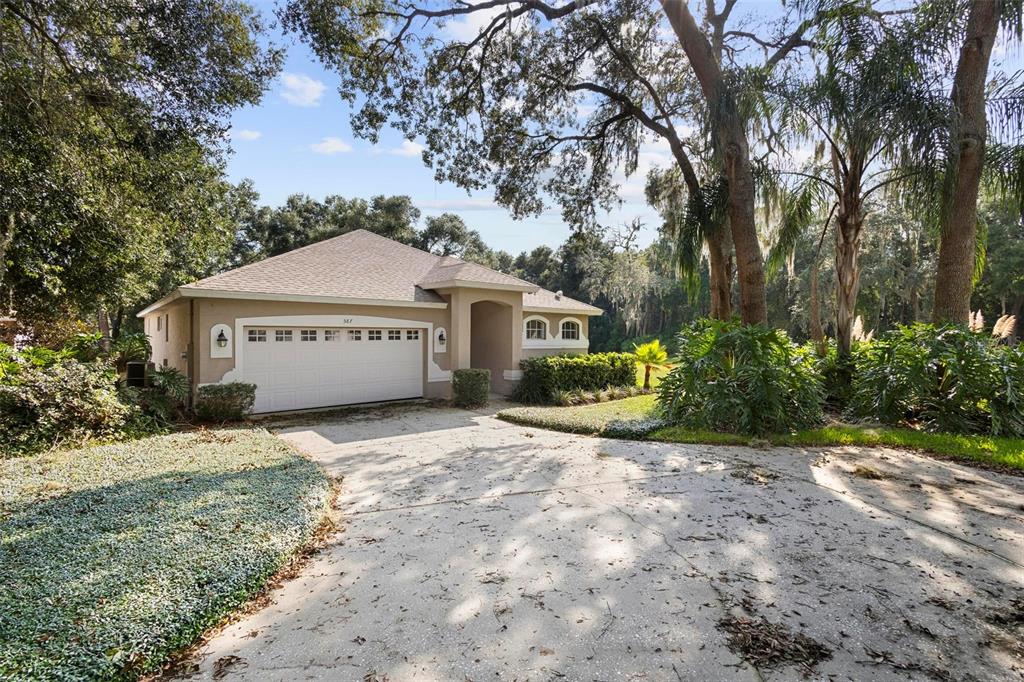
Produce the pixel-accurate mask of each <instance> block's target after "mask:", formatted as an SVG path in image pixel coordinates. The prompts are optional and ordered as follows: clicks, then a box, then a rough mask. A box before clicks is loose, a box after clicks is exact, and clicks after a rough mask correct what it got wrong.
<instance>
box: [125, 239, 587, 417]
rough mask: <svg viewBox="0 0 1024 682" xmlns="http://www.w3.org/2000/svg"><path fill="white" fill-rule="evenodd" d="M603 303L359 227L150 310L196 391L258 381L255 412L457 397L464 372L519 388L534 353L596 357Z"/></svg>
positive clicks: (162, 358) (163, 345) (166, 350)
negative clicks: (592, 342) (592, 346)
mask: <svg viewBox="0 0 1024 682" xmlns="http://www.w3.org/2000/svg"><path fill="white" fill-rule="evenodd" d="M601 312H602V311H601V309H600V308H595V307H594V306H591V305H587V304H586V303H581V302H579V301H575V300H573V299H571V298H568V297H566V296H563V295H562V293H561V292H552V291H547V290H545V289H541V288H540V287H538V286H537V285H536V284H531V283H530V282H526V281H524V280H521V279H518V278H516V277H512V276H510V275H506V274H503V273H500V272H497V271H495V270H491V269H490V268H486V267H483V266H481V265H477V264H475V263H467V262H465V261H462V260H460V259H458V258H453V257H451V256H438V255H435V254H432V253H429V252H426V251H422V250H420V249H416V248H413V247H411V246H407V245H405V244H400V243H398V242H396V241H393V240H390V239H387V238H385V237H381V236H380V235H377V234H374V233H372V232H368V231H366V230H356V231H354V232H349V233H347V234H344V235H341V236H339V237H334V238H333V239H327V240H324V241H322V242H319V243H316V244H311V245H310V246H305V247H302V248H299V249H295V250H294V251H289V252H288V253H285V254H281V255H280V256H274V257H273V258H267V259H266V260H263V261H260V262H258V263H253V264H251V265H245V266H242V267H240V268H236V269H234V270H229V271H227V272H223V273H221V274H219V275H214V276H213V277H208V278H206V279H203V280H200V281H198V282H193V283H192V284H186V285H184V286H181V287H179V288H178V289H176V290H175V291H174V292H172V293H171V294H170V295H168V296H165V297H164V298H162V299H160V300H159V301H157V302H155V303H153V304H152V305H151V306H149V307H148V308H146V309H144V310H143V311H141V312H140V313H139V317H141V318H143V320H144V325H145V331H146V334H147V335H148V336H149V340H150V342H151V344H152V347H153V358H152V359H153V361H154V362H155V363H157V364H158V365H162V366H165V367H175V368H177V369H179V370H181V371H182V372H184V373H186V374H187V375H188V377H189V378H190V380H191V382H192V386H193V389H195V388H196V387H198V386H200V385H203V384H216V383H227V382H231V381H243V382H248V383H253V384H255V385H256V387H257V390H256V404H255V406H254V408H253V410H254V412H276V411H282V410H295V409H303V408H311V407H324V406H331V405H346V404H353V403H365V402H375V401H383V400H397V399H404V398H417V397H431V398H435V397H447V396H449V395H450V391H451V376H452V370H454V369H459V368H464V367H481V368H487V369H489V370H491V382H492V390H494V391H495V392H497V393H505V394H508V393H510V392H511V391H512V390H513V389H514V387H515V385H516V382H517V381H518V380H519V378H520V370H519V361H520V359H521V358H524V357H530V356H535V355H550V354H554V353H566V352H571V353H586V352H587V349H588V346H589V342H588V340H587V330H588V318H589V317H590V316H592V315H600V314H601Z"/></svg>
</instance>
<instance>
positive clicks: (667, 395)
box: [658, 320, 823, 435]
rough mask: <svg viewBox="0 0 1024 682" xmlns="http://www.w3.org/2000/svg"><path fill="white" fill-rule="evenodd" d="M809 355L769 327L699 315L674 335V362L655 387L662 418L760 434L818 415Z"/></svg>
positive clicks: (818, 394) (817, 383)
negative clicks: (676, 359)
mask: <svg viewBox="0 0 1024 682" xmlns="http://www.w3.org/2000/svg"><path fill="white" fill-rule="evenodd" d="M822 393H823V391H822V386H821V377H820V375H819V374H818V372H817V368H816V366H815V362H814V358H813V356H812V355H811V354H810V353H808V352H807V351H806V350H805V349H802V348H800V347H798V346H797V345H796V344H794V343H793V342H792V341H791V340H790V339H789V337H788V336H787V335H786V334H785V333H784V332H782V331H779V330H777V329H769V328H767V327H764V326H761V325H741V324H739V322H738V321H728V322H724V321H717V320H702V321H698V322H695V323H694V324H693V325H691V326H689V327H684V328H683V330H682V331H681V332H680V334H679V362H678V364H677V365H676V366H675V367H674V368H673V369H671V370H670V371H669V372H668V374H667V375H665V376H664V377H663V378H662V380H661V383H660V384H659V385H658V400H659V403H660V404H661V406H662V408H664V410H665V415H666V417H667V418H668V419H669V420H670V421H671V422H673V423H677V424H681V425H683V426H686V427H689V428H697V429H710V430H712V431H725V432H730V433H743V434H748V435H761V434H765V433H775V432H785V431H789V430H791V429H794V428H802V427H806V426H811V425H813V424H816V423H818V422H820V421H821V419H822V410H821V404H822V398H823V395H822Z"/></svg>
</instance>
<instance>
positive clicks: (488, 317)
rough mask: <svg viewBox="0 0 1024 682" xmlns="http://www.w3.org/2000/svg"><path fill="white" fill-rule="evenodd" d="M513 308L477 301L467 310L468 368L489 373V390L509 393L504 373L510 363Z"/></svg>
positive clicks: (509, 366)
mask: <svg viewBox="0 0 1024 682" xmlns="http://www.w3.org/2000/svg"><path fill="white" fill-rule="evenodd" d="M513 330H514V327H513V325H512V306H510V305H506V304H503V303H498V302H495V301H478V302H476V303H474V304H473V305H471V306H470V335H471V340H470V352H469V362H470V367H474V368H479V369H489V370H491V390H492V391H494V392H496V393H503V394H505V393H508V392H509V391H510V390H511V384H510V383H509V382H508V381H506V380H505V378H504V373H505V370H509V369H515V365H514V364H513V363H512V343H513V337H512V335H513V333H514V332H513Z"/></svg>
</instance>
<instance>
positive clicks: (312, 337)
mask: <svg viewBox="0 0 1024 682" xmlns="http://www.w3.org/2000/svg"><path fill="white" fill-rule="evenodd" d="M318 337H319V334H318V333H317V330H316V329H300V330H299V341H316V340H317V338H318Z"/></svg>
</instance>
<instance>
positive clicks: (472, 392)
mask: <svg viewBox="0 0 1024 682" xmlns="http://www.w3.org/2000/svg"><path fill="white" fill-rule="evenodd" d="M490 394H491V370H489V369H457V370H455V371H454V372H452V402H453V403H454V404H455V406H456V407H466V408H473V407H483V406H484V405H486V404H487V398H488V396H489V395H490Z"/></svg>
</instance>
